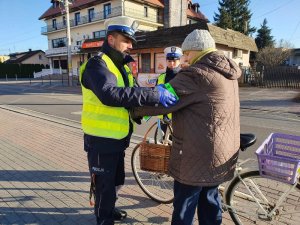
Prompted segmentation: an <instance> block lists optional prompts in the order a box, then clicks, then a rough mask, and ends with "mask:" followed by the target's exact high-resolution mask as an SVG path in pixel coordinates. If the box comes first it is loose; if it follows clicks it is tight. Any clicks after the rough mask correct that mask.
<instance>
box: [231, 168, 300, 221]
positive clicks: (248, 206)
mask: <svg viewBox="0 0 300 225" xmlns="http://www.w3.org/2000/svg"><path fill="white" fill-rule="evenodd" d="M240 175H241V177H242V180H240V179H238V178H236V179H234V180H233V181H232V182H231V183H230V185H229V187H228V191H227V193H226V204H228V205H229V206H228V208H229V213H230V216H231V217H232V219H233V221H234V222H235V223H236V224H248V223H249V221H252V223H254V224H279V225H281V224H285V225H288V224H289V225H296V224H297V225H298V224H299V221H300V189H299V185H298V186H297V187H292V185H290V184H286V183H282V182H279V181H275V180H271V179H268V178H264V177H261V176H260V175H259V172H258V171H251V172H246V173H244V174H240ZM291 188H292V189H291ZM289 190H291V192H290V193H288V191H289ZM286 193H288V195H287V196H285V194H286ZM281 196H283V199H282V198H281V199H280V197H281ZM281 200H282V201H281ZM247 222H248V223H247Z"/></svg>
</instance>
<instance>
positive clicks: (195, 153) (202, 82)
mask: <svg viewBox="0 0 300 225" xmlns="http://www.w3.org/2000/svg"><path fill="white" fill-rule="evenodd" d="M240 75H241V71H240V69H239V67H238V66H237V65H236V63H234V62H233V61H232V60H230V59H228V58H226V57H225V56H224V54H223V53H221V52H212V53H209V54H207V55H206V56H204V57H203V58H202V59H200V60H199V61H197V62H196V63H195V64H193V65H192V66H190V67H189V68H187V69H184V70H181V71H180V72H179V73H178V74H177V76H176V77H175V78H174V79H173V80H171V81H170V84H171V85H172V86H173V88H174V89H175V91H176V93H177V94H178V95H179V98H180V100H179V101H178V103H177V104H176V105H175V106H172V107H170V108H163V107H157V108H154V107H140V108H136V109H134V113H133V114H134V117H136V116H143V115H160V114H167V113H170V112H172V113H173V117H172V120H173V130H174V133H173V146H172V152H171V158H170V166H169V174H170V175H171V176H172V177H174V178H175V179H176V180H177V181H179V182H181V183H183V184H188V185H194V186H214V185H218V184H220V183H222V182H225V181H227V180H230V179H231V178H232V177H233V174H234V168H235V163H236V161H237V157H238V150H239V146H240V115H239V108H240V103H239V90H238V82H237V79H238V77H239V76H240Z"/></svg>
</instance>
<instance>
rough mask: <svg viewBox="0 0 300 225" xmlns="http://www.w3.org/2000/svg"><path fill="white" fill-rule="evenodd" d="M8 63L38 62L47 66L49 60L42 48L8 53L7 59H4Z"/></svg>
mask: <svg viewBox="0 0 300 225" xmlns="http://www.w3.org/2000/svg"><path fill="white" fill-rule="evenodd" d="M5 63H8V64H39V65H44V66H47V65H49V60H48V58H47V57H46V55H45V52H44V51H42V50H31V49H29V51H27V52H16V53H11V54H9V59H8V60H6V61H5Z"/></svg>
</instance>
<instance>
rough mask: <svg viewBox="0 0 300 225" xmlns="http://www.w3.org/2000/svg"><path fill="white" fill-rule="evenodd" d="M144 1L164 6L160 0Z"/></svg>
mask: <svg viewBox="0 0 300 225" xmlns="http://www.w3.org/2000/svg"><path fill="white" fill-rule="evenodd" d="M145 2H148V3H150V4H153V5H156V6H159V7H161V8H164V4H163V3H162V0H145Z"/></svg>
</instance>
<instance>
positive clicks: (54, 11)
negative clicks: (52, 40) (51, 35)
mask: <svg viewBox="0 0 300 225" xmlns="http://www.w3.org/2000/svg"><path fill="white" fill-rule="evenodd" d="M106 1H107V0H106ZM106 1H105V0H77V1H74V2H73V3H72V4H71V5H70V7H69V8H70V12H73V11H76V10H79V9H81V8H82V7H89V6H92V5H96V4H99V3H103V2H106ZM59 14H61V9H60V8H59V7H56V8H52V6H51V7H50V8H49V9H48V10H47V11H46V12H44V14H43V15H41V16H40V18H39V20H41V19H47V18H49V17H54V16H57V15H59Z"/></svg>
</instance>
